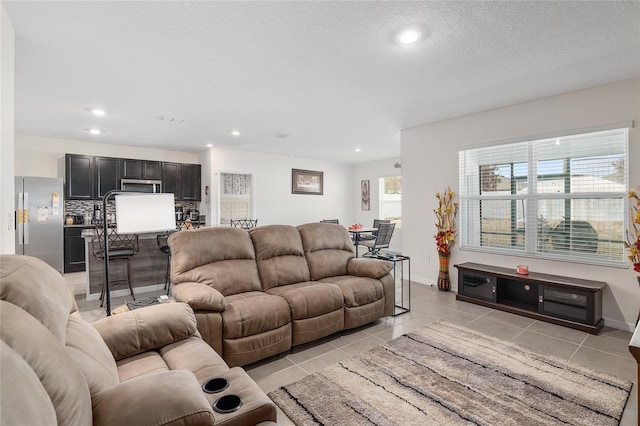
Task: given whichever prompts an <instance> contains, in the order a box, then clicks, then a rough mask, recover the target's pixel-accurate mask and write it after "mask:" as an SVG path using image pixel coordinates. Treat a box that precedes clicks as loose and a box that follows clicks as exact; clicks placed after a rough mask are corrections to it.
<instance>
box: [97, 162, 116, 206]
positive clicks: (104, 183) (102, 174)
mask: <svg viewBox="0 0 640 426" xmlns="http://www.w3.org/2000/svg"><path fill="white" fill-rule="evenodd" d="M95 169H96V180H95V182H96V191H95V197H96V199H99V200H100V199H102V198H103V197H104V195H105V194H106V193H107V192H109V191H111V190H112V189H120V168H119V161H118V159H117V158H111V157H95Z"/></svg>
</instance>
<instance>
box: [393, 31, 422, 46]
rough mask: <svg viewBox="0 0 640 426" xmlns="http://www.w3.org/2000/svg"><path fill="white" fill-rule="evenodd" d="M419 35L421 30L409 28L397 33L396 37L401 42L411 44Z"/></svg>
mask: <svg viewBox="0 0 640 426" xmlns="http://www.w3.org/2000/svg"><path fill="white" fill-rule="evenodd" d="M421 35H422V31H419V30H416V29H413V28H409V29H407V30H404V31H401V32H400V33H399V34H398V36H397V38H398V41H399V42H400V43H402V44H411V43H415V42H416V41H418V40H419V39H420V36H421Z"/></svg>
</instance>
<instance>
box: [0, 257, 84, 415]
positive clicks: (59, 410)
mask: <svg viewBox="0 0 640 426" xmlns="http://www.w3.org/2000/svg"><path fill="white" fill-rule="evenodd" d="M3 261H4V259H3ZM66 291H67V292H68V291H69V290H68V289H67V290H66ZM33 298H34V299H37V297H33ZM0 324H2V342H3V343H5V344H6V345H7V346H8V347H10V348H11V349H12V350H13V351H14V352H15V353H17V354H18V356H19V357H20V358H22V359H23V360H24V361H25V362H26V364H27V365H28V367H29V368H31V369H32V370H33V372H34V373H35V376H36V377H38V380H39V381H40V383H41V384H40V386H38V388H37V389H40V388H43V389H44V390H45V392H46V393H47V395H48V398H49V400H50V401H51V403H52V404H53V408H54V410H55V419H56V421H57V423H58V424H60V425H72V424H82V425H87V424H91V418H92V413H91V398H90V396H89V386H88V385H87V382H86V380H85V378H84V376H83V375H82V372H81V370H80V369H79V368H78V366H77V365H76V363H75V362H74V361H73V359H72V358H71V357H70V356H69V355H68V354H67V351H66V349H65V347H64V345H63V344H62V343H61V342H60V341H59V340H58V339H57V337H56V336H54V335H53V333H51V331H50V330H49V329H47V328H46V327H45V326H44V325H43V324H42V323H41V322H40V321H39V320H38V319H36V318H34V317H33V316H31V315H30V314H29V313H27V312H26V311H24V310H22V309H20V308H19V307H18V306H15V305H13V304H12V303H9V302H7V301H5V300H0ZM2 357H4V352H3V353H2ZM3 362H4V361H3ZM17 367H19V368H21V369H24V368H26V366H25V365H24V364H19V366H17ZM4 372H5V370H4V368H3V370H2V374H0V381H1V382H2V384H1V385H0V388H1V389H2V390H3V392H4V391H8V392H13V390H12V388H14V387H22V386H27V385H28V383H21V382H18V383H15V382H14V383H7V382H6V380H7V379H8V377H5V375H4ZM24 373H25V375H27V376H31V375H30V374H27V372H26V371H25V372H24ZM16 392H18V393H20V391H16ZM38 392H39V391H38ZM2 399H3V400H4V393H3V395H2ZM18 409H20V410H24V409H26V408H25V406H24V405H22V404H20V405H19V406H17V407H10V411H13V410H18ZM3 411H4V407H3ZM1 416H2V420H3V421H2V422H1V423H2V424H8V423H5V421H4V418H5V417H4V416H5V413H4V412H2V413H1ZM8 416H11V417H12V415H11V414H9V415H8ZM19 424H24V423H19ZM36 424H37V423H36Z"/></svg>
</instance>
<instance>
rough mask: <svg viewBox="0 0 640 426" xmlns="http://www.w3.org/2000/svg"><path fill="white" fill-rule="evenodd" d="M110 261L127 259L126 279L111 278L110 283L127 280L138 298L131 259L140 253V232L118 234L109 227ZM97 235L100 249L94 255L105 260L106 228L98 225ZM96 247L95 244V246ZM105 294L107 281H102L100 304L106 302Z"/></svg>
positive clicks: (134, 297)
mask: <svg viewBox="0 0 640 426" xmlns="http://www.w3.org/2000/svg"><path fill="white" fill-rule="evenodd" d="M107 234H108V238H109V262H116V261H125V262H126V263H127V268H126V271H127V276H126V278H124V279H119V280H109V284H111V283H116V282H125V281H126V282H127V284H129V291H130V292H131V297H133V300H136V296H135V295H134V294H133V285H132V284H131V263H130V262H129V261H130V259H131V258H132V257H133V256H135V255H136V254H138V248H139V246H138V234H118V233H117V232H116V230H115V229H109V230H108V232H107ZM96 236H97V237H98V250H94V252H93V255H94V256H95V257H96V258H97V259H101V260H104V252H105V247H104V242H105V238H104V229H103V228H102V226H101V225H98V226H96ZM94 247H95V246H94ZM104 294H105V282H104V279H103V281H102V290H101V291H100V300H101V303H100V306H102V305H103V303H104Z"/></svg>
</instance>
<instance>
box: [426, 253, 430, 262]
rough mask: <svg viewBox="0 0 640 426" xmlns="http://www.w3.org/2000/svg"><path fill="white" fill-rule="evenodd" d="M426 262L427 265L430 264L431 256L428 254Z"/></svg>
mask: <svg viewBox="0 0 640 426" xmlns="http://www.w3.org/2000/svg"><path fill="white" fill-rule="evenodd" d="M426 261H427V263H431V255H430V254H429V253H427V256H426Z"/></svg>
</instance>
